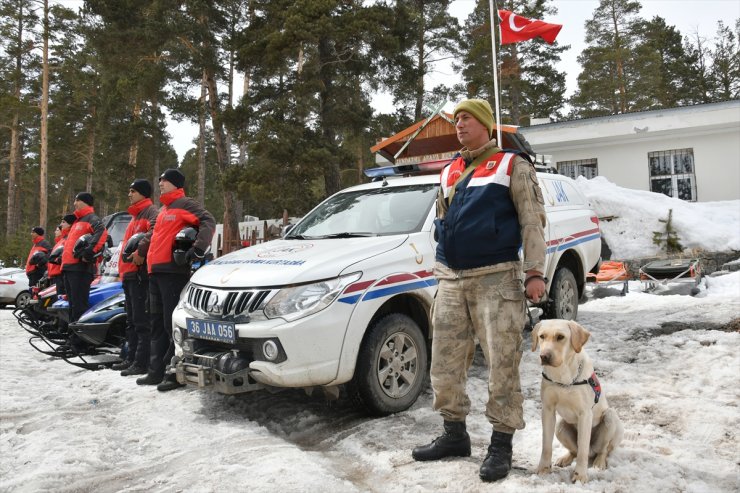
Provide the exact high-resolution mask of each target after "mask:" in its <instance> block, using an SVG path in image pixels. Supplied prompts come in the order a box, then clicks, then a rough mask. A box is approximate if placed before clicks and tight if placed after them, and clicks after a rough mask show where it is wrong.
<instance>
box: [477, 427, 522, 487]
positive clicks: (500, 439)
mask: <svg viewBox="0 0 740 493" xmlns="http://www.w3.org/2000/svg"><path fill="white" fill-rule="evenodd" d="M512 438H514V434H513V433H512V434H510V433H503V432H500V431H494V432H493V434H492V435H491V445H489V446H488V453H487V454H486V458H485V459H483V464H482V465H481V466H480V472H479V473H478V474H479V475H480V478H481V479H482V480H483V481H498V480H499V479H503V478H505V477H506V476H507V475H508V474H509V471H510V470H511V439H512Z"/></svg>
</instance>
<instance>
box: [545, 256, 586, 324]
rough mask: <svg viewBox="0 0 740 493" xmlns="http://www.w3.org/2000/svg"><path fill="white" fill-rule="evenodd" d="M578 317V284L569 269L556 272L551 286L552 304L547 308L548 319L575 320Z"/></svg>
mask: <svg viewBox="0 0 740 493" xmlns="http://www.w3.org/2000/svg"><path fill="white" fill-rule="evenodd" d="M577 315H578V284H576V277H575V276H574V275H573V273H572V272H571V271H570V269H569V268H567V267H560V268H558V270H556V271H555V275H554V276H553V278H552V284H551V285H550V302H549V303H548V304H547V306H546V307H545V317H546V318H562V319H564V320H575V319H576V316H577Z"/></svg>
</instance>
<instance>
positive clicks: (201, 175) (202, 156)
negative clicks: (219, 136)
mask: <svg viewBox="0 0 740 493" xmlns="http://www.w3.org/2000/svg"><path fill="white" fill-rule="evenodd" d="M207 105H208V101H207V99H206V71H205V70H203V77H202V79H201V81H200V104H199V105H198V126H199V130H198V202H200V203H201V204H205V203H206V111H207V109H206V108H207Z"/></svg>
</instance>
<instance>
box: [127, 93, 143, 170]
mask: <svg viewBox="0 0 740 493" xmlns="http://www.w3.org/2000/svg"><path fill="white" fill-rule="evenodd" d="M132 116H133V121H132V123H133V125H134V138H133V139H132V140H131V146H130V147H129V149H128V165H129V167H130V168H131V170H132V171H134V174H136V173H135V171H136V162H137V160H138V157H139V120H140V119H141V100H140V99H138V98H137V99H136V102H135V103H134V111H133V113H132Z"/></svg>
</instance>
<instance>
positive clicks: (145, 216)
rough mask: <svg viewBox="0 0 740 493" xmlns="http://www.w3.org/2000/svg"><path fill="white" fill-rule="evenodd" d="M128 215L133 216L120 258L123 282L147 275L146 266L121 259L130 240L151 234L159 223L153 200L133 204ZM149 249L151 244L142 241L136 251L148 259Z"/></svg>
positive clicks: (124, 236)
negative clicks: (137, 236)
mask: <svg viewBox="0 0 740 493" xmlns="http://www.w3.org/2000/svg"><path fill="white" fill-rule="evenodd" d="M128 213H129V214H131V222H130V223H128V227H127V228H126V233H125V234H124V235H123V243H121V248H120V249H119V257H118V274H119V275H120V277H121V280H122V281H125V280H127V279H135V278H136V276H137V274H139V273H141V274H146V264H142V265H136V264H135V263H133V262H124V261H123V259H122V258H121V257H122V256H123V249H124V248H126V243H128V240H129V239H130V238H131V237H132V236H133V235H135V234H138V233H149V232H150V231H151V230H152V229H154V223H155V222H156V221H157V208H156V207H154V204H152V200H151V199H143V200H140V201H138V202H137V203H135V204H133V205H132V206H130V207H129V208H128ZM148 247H149V244H148V243H146V244H145V242H143V241H142V242H140V243H139V248H138V249H137V250H136V251H137V253H138V254H139V255H140V256H142V257H146V254H147V249H148Z"/></svg>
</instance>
